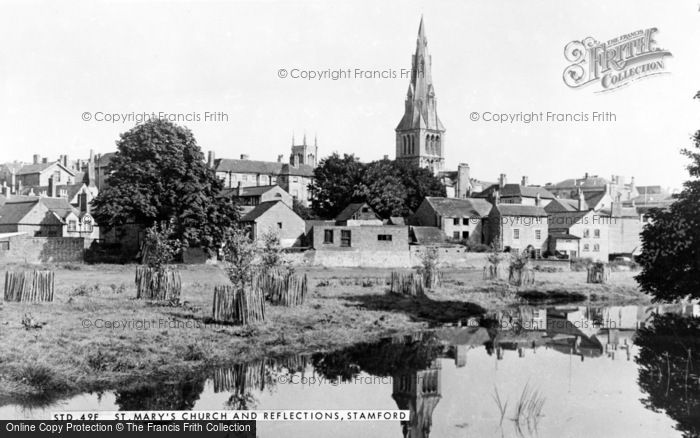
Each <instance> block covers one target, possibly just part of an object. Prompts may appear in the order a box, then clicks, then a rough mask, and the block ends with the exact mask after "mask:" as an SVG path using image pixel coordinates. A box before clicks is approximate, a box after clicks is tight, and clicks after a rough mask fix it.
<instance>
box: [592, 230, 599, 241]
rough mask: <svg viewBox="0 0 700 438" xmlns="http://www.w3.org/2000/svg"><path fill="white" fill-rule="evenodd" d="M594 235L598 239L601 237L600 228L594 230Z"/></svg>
mask: <svg viewBox="0 0 700 438" xmlns="http://www.w3.org/2000/svg"><path fill="white" fill-rule="evenodd" d="M593 237H595V238H596V239H600V230H599V229H598V228H596V229H595V230H593Z"/></svg>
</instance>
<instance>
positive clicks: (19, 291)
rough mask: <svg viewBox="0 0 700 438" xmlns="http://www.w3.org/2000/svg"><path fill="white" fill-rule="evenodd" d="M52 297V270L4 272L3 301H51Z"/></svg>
mask: <svg viewBox="0 0 700 438" xmlns="http://www.w3.org/2000/svg"><path fill="white" fill-rule="evenodd" d="M53 297H54V273H53V272H52V271H33V272H10V271H7V272H5V290H4V294H3V298H4V300H5V301H16V302H18V301H22V302H31V303H35V302H51V301H53Z"/></svg>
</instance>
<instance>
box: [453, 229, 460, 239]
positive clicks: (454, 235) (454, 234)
mask: <svg viewBox="0 0 700 438" xmlns="http://www.w3.org/2000/svg"><path fill="white" fill-rule="evenodd" d="M452 237H454V238H455V239H459V231H455V232H454V233H452Z"/></svg>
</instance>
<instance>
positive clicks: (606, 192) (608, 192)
mask: <svg viewBox="0 0 700 438" xmlns="http://www.w3.org/2000/svg"><path fill="white" fill-rule="evenodd" d="M611 193H612V191H611V190H610V184H608V183H606V184H605V194H607V195H609V194H611Z"/></svg>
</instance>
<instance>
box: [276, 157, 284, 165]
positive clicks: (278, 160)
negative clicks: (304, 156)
mask: <svg viewBox="0 0 700 438" xmlns="http://www.w3.org/2000/svg"><path fill="white" fill-rule="evenodd" d="M283 159H284V155H277V162H278V163H281V162H282V160H283Z"/></svg>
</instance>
